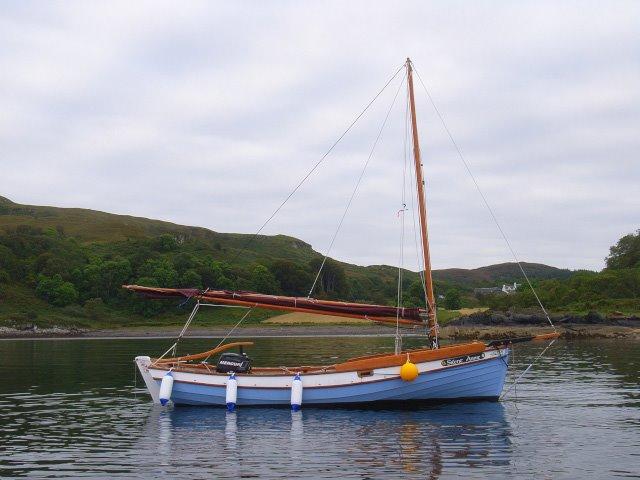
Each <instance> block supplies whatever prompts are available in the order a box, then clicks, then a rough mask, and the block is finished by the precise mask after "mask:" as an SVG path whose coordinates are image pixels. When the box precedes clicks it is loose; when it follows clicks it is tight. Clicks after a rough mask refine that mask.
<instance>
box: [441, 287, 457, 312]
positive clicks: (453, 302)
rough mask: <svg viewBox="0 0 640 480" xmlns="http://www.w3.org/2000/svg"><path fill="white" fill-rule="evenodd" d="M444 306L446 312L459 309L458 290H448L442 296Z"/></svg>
mask: <svg viewBox="0 0 640 480" xmlns="http://www.w3.org/2000/svg"><path fill="white" fill-rule="evenodd" d="M444 306H445V308H446V309H447V310H459V309H460V290H458V289H457V288H450V289H449V290H447V293H446V294H445V296H444Z"/></svg>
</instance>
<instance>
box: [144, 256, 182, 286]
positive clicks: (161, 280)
mask: <svg viewBox="0 0 640 480" xmlns="http://www.w3.org/2000/svg"><path fill="white" fill-rule="evenodd" d="M138 274H139V275H140V276H141V277H143V278H146V279H150V278H153V279H155V280H156V284H155V285H149V286H154V287H175V286H176V284H177V283H178V272H176V270H175V268H173V264H172V263H171V262H170V261H169V260H165V259H158V260H147V261H146V262H144V264H143V265H142V266H141V267H140V268H139V269H138Z"/></svg>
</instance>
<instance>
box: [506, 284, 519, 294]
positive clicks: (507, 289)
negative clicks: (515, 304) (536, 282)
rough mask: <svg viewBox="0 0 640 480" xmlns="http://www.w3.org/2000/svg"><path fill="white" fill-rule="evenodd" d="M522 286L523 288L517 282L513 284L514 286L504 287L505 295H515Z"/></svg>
mask: <svg viewBox="0 0 640 480" xmlns="http://www.w3.org/2000/svg"><path fill="white" fill-rule="evenodd" d="M520 286H522V284H521V283H516V282H513V285H502V291H503V292H504V293H513V292H515V291H517V290H518V287H520Z"/></svg>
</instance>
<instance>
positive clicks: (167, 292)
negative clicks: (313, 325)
mask: <svg viewBox="0 0 640 480" xmlns="http://www.w3.org/2000/svg"><path fill="white" fill-rule="evenodd" d="M123 288H126V289H127V290H131V291H133V292H136V293H139V294H141V295H143V296H145V297H147V298H171V297H184V298H194V299H196V300H200V301H202V302H207V303H218V304H223V305H238V306H245V307H257V308H266V309H269V310H282V311H291V312H304V313H316V314H320V315H334V316H339V317H349V318H362V319H366V320H372V321H375V322H382V323H393V324H395V323H396V321H397V322H398V323H400V324H403V325H424V320H423V317H426V316H425V313H426V311H425V310H424V309H422V308H397V307H389V306H384V305H371V304H364V303H351V302H337V301H331V300H318V299H315V298H306V297H285V296H280V295H264V294H261V293H254V292H245V291H229V290H197V289H194V288H156V287H143V286H139V285H123Z"/></svg>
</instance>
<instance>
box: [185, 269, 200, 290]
mask: <svg viewBox="0 0 640 480" xmlns="http://www.w3.org/2000/svg"><path fill="white" fill-rule="evenodd" d="M180 286H181V287H185V288H202V277H201V276H200V275H199V274H198V272H196V271H195V270H187V271H186V272H184V273H183V274H182V276H181V277H180Z"/></svg>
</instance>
